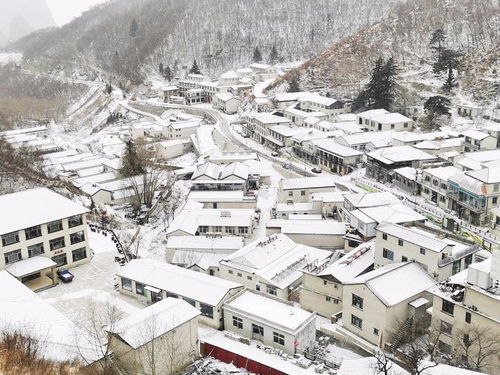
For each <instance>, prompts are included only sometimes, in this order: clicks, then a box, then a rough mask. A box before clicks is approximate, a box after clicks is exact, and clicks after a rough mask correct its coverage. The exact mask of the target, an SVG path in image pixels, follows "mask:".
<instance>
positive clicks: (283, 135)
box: [265, 125, 318, 150]
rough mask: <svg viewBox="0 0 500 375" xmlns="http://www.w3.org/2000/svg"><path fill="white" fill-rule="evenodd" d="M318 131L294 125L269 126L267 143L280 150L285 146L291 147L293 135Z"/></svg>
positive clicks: (268, 145) (270, 146)
mask: <svg viewBox="0 0 500 375" xmlns="http://www.w3.org/2000/svg"><path fill="white" fill-rule="evenodd" d="M316 132H318V131H317V130H315V129H308V128H304V127H301V126H293V125H276V126H272V127H271V128H269V136H268V137H266V142H265V145H266V146H267V147H269V148H271V149H275V150H278V149H280V148H283V147H290V146H291V145H292V144H293V137H294V136H296V135H299V134H313V133H316Z"/></svg>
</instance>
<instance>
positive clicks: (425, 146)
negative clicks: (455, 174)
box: [413, 138, 464, 155]
mask: <svg viewBox="0 0 500 375" xmlns="http://www.w3.org/2000/svg"><path fill="white" fill-rule="evenodd" d="M413 147H415V148H416V149H417V150H420V151H424V152H427V153H428V154H431V155H441V154H445V153H449V152H453V151H455V152H459V153H460V152H462V151H463V150H464V138H448V139H441V140H435V141H422V142H419V143H417V144H415V145H414V146H413Z"/></svg>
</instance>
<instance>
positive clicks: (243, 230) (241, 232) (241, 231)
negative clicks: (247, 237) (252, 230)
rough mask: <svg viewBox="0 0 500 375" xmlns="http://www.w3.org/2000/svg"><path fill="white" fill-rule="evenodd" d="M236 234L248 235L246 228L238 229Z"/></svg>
mask: <svg viewBox="0 0 500 375" xmlns="http://www.w3.org/2000/svg"><path fill="white" fill-rule="evenodd" d="M238 233H239V234H247V233H248V227H238Z"/></svg>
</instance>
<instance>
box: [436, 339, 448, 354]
mask: <svg viewBox="0 0 500 375" xmlns="http://www.w3.org/2000/svg"><path fill="white" fill-rule="evenodd" d="M438 350H439V351H440V352H441V353H444V354H450V353H451V346H450V345H448V344H446V343H444V342H442V341H441V340H439V344H438Z"/></svg>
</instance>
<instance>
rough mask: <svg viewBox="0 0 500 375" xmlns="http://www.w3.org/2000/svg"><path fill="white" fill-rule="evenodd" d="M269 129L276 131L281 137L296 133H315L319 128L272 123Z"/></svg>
mask: <svg viewBox="0 0 500 375" xmlns="http://www.w3.org/2000/svg"><path fill="white" fill-rule="evenodd" d="M270 129H271V130H272V131H273V132H276V133H278V134H280V135H282V136H283V137H293V136H295V135H297V134H308V133H311V134H312V133H317V132H319V130H317V129H311V128H304V127H302V126H289V125H274V126H271V127H270Z"/></svg>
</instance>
